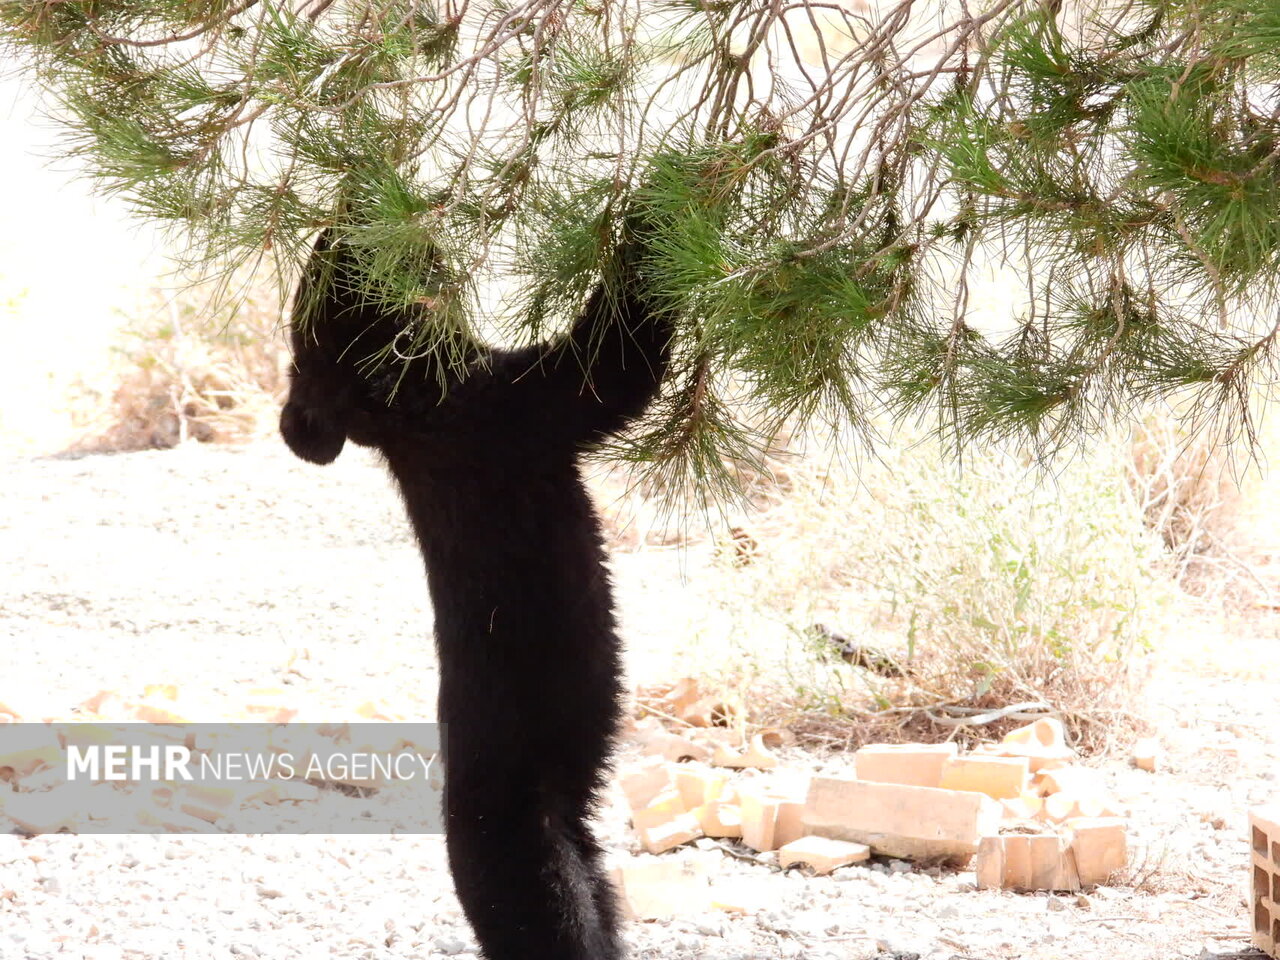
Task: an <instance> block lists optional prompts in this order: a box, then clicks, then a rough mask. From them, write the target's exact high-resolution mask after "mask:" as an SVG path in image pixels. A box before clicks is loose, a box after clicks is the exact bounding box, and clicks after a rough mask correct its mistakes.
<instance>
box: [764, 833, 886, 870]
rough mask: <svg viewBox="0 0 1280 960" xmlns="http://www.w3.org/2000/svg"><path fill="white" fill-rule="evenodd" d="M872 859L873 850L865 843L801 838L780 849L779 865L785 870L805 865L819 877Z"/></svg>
mask: <svg viewBox="0 0 1280 960" xmlns="http://www.w3.org/2000/svg"><path fill="white" fill-rule="evenodd" d="M870 857H871V848H870V847H868V846H867V845H866V844H865V843H849V842H847V841H845V840H831V839H829V838H828V837H801V838H800V839H799V840H792V841H791V842H790V843H786V844H783V845H782V846H781V847H779V848H778V865H779V866H780V867H782V868H783V869H784V870H785V869H786V868H787V867H790V866H793V865H795V864H804V865H805V866H808V867H811V868H812V869H813V872H814V873H816V874H818V875H819V876H822V875H825V874H828V873H830V872H831V871H832V870H834V869H835V868H836V867H843V866H845V865H846V864H849V863H860V862H861V861H863V860H867V859H869V858H870Z"/></svg>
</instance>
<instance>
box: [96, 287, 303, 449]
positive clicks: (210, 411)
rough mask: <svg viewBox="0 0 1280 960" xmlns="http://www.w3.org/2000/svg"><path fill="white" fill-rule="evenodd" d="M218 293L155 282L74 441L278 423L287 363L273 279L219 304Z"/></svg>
mask: <svg viewBox="0 0 1280 960" xmlns="http://www.w3.org/2000/svg"><path fill="white" fill-rule="evenodd" d="M214 300H215V297H214V294H213V293H212V291H209V290H207V289H205V288H201V287H191V288H189V289H186V290H184V291H183V292H182V293H180V294H178V295H176V296H174V295H171V294H166V293H165V292H163V291H160V290H154V291H152V296H151V298H150V303H149V309H147V310H145V311H144V312H143V313H142V314H141V315H140V316H138V317H137V318H134V319H131V320H130V321H129V322H128V323H127V324H126V325H125V331H124V342H123V343H121V344H120V345H119V346H118V347H117V349H116V353H117V358H118V368H119V371H120V380H119V383H118V385H117V387H116V389H115V391H114V392H113V394H112V395H111V396H110V398H108V399H107V400H106V402H105V403H103V404H102V405H101V406H100V407H99V410H98V412H97V414H96V416H94V417H93V418H92V420H91V421H90V422H89V423H88V424H87V425H86V426H85V429H84V430H83V432H82V436H81V439H80V440H79V442H78V443H77V444H76V449H78V450H83V451H91V452H105V451H126V450H146V449H155V448H168V447H173V446H176V445H178V444H179V443H183V442H184V441H186V440H188V439H193V440H198V441H201V442H204V443H236V442H242V441H245V440H249V439H252V438H254V437H256V436H259V435H261V434H262V433H264V432H266V431H267V430H270V429H274V427H275V422H276V418H277V415H278V411H279V401H280V397H281V395H282V392H283V389H284V385H285V374H286V371H287V369H288V352H287V349H286V348H285V345H284V342H283V338H282V337H281V335H280V323H279V317H280V314H279V304H280V297H279V293H278V291H277V289H276V286H275V285H274V283H272V282H270V281H269V280H264V281H259V282H256V283H254V284H253V285H251V286H248V287H246V288H244V290H243V292H242V293H241V295H240V296H237V297H236V298H234V300H233V301H232V302H231V303H230V305H228V306H224V307H221V308H219V309H213V308H211V306H210V304H211V303H212V302H214Z"/></svg>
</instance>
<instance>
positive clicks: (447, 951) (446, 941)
mask: <svg viewBox="0 0 1280 960" xmlns="http://www.w3.org/2000/svg"><path fill="white" fill-rule="evenodd" d="M432 945H433V946H434V947H435V948H436V949H437V950H439V951H440V952H441V953H443V954H444V955H445V956H448V957H456V956H457V955H458V954H460V953H462V951H464V950H466V949H467V945H466V944H465V943H463V942H462V941H461V940H459V939H458V938H457V937H436V938H435V940H434V941H433V942H432Z"/></svg>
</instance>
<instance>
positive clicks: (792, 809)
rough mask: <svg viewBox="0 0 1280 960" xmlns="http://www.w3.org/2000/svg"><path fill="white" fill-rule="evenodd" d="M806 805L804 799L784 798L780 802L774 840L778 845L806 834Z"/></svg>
mask: <svg viewBox="0 0 1280 960" xmlns="http://www.w3.org/2000/svg"><path fill="white" fill-rule="evenodd" d="M804 807H805V801H804V800H802V799H795V798H792V799H783V800H782V801H781V802H780V803H779V804H778V816H777V818H776V819H775V821H774V830H773V842H774V844H775V845H777V846H778V847H784V846H786V845H787V844H788V843H792V842H794V841H796V840H799V839H800V838H801V837H803V836H804V835H805V828H804Z"/></svg>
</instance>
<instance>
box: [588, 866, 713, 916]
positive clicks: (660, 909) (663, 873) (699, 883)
mask: <svg viewBox="0 0 1280 960" xmlns="http://www.w3.org/2000/svg"><path fill="white" fill-rule="evenodd" d="M610 878H611V879H612V880H613V884H614V887H615V888H616V889H617V891H618V899H619V901H620V902H621V904H622V909H623V913H624V915H625V916H626V917H627V919H629V920H667V919H670V918H672V917H679V916H697V915H698V914H702V913H706V912H707V911H708V910H710V909H711V887H710V885H709V883H708V870H707V866H706V864H705V863H704V862H703V861H702V860H701V859H700V858H693V857H680V858H676V857H662V858H661V859H651V858H648V857H634V858H632V859H630V860H627V861H625V862H623V863H620V864H618V865H617V866H615V867H614V868H613V869H612V870H611V871H610Z"/></svg>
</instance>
